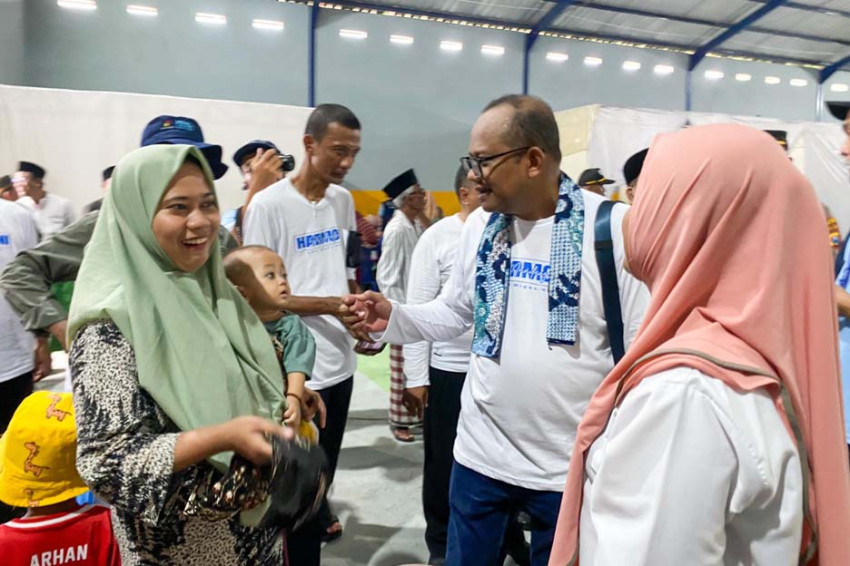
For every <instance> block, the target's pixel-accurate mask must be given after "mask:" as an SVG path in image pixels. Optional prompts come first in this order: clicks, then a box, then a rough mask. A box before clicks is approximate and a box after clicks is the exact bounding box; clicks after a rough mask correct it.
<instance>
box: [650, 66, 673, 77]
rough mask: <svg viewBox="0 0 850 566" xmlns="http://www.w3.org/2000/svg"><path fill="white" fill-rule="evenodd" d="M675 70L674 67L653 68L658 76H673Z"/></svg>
mask: <svg viewBox="0 0 850 566" xmlns="http://www.w3.org/2000/svg"><path fill="white" fill-rule="evenodd" d="M675 70H676V68H675V67H673V65H656V66H655V67H653V68H652V72H653V73H655V74H656V75H672V74H673V72H674V71H675Z"/></svg>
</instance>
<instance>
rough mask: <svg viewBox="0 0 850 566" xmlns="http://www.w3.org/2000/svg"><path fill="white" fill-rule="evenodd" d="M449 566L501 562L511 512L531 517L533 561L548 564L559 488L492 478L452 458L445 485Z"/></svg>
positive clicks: (490, 565) (536, 564)
mask: <svg viewBox="0 0 850 566" xmlns="http://www.w3.org/2000/svg"><path fill="white" fill-rule="evenodd" d="M449 501H450V505H451V518H450V519H449V541H448V551H447V553H446V564H447V565H448V566H465V565H468V564H475V565H476V566H499V565H501V564H502V562H501V560H502V559H503V552H502V544H503V541H504V538H505V532H506V529H507V527H508V524H509V523H510V522H511V519H512V517H514V516H515V515H516V513H517V512H519V511H524V512H526V513H528V515H529V516H530V517H531V561H530V563H531V566H546V564H548V562H549V555H550V554H551V552H552V541H553V539H554V538H555V525H556V524H557V522H558V511H559V510H560V508H561V493H558V492H554V491H536V490H532V489H526V488H523V487H518V486H515V485H510V484H507V483H505V482H501V481H498V480H494V479H492V478H489V477H487V476H484V475H481V474H479V473H478V472H475V471H473V470H470V469H469V468H466V467H464V466H461V465H460V464H458V463H457V462H455V464H454V467H453V469H452V480H451V487H450V488H449Z"/></svg>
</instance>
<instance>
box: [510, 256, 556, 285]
mask: <svg viewBox="0 0 850 566" xmlns="http://www.w3.org/2000/svg"><path fill="white" fill-rule="evenodd" d="M549 271H550V267H549V263H548V262H542V261H536V260H533V259H523V258H515V259H511V286H512V287H519V288H520V289H529V290H541V289H542V290H545V289H548V287H549Z"/></svg>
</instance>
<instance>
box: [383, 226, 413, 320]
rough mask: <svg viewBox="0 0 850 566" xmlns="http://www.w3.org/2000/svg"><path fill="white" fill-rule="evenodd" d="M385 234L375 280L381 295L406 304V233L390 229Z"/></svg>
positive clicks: (393, 228)
mask: <svg viewBox="0 0 850 566" xmlns="http://www.w3.org/2000/svg"><path fill="white" fill-rule="evenodd" d="M387 228H389V229H388V230H387V231H386V232H385V233H384V243H383V245H382V249H381V259H379V260H378V270H377V273H376V274H375V279H376V280H377V282H378V288H379V289H380V290H381V293H383V294H384V296H385V297H387V298H388V299H390V300H391V301H395V302H398V303H404V302H405V297H404V293H405V291H406V289H405V288H404V269H405V262H404V259H405V254H404V233H403V232H402V231H401V230H398V229H395V226H393V227H390V226H389V225H388V226H387Z"/></svg>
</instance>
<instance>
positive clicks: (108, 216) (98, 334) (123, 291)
mask: <svg viewBox="0 0 850 566" xmlns="http://www.w3.org/2000/svg"><path fill="white" fill-rule="evenodd" d="M218 227H219V212H218V206H217V203H216V196H215V192H214V189H213V182H212V174H211V172H210V168H209V166H208V165H207V163H206V161H205V160H204V158H203V156H202V155H201V153H200V152H199V151H198V150H196V149H194V148H192V147H189V146H179V145H172V146H167V145H158V146H151V147H146V148H141V149H138V150H136V151H134V152H132V153H130V154H129V155H127V156H126V157H125V158H124V159H123V160H122V161H121V162H120V163H119V164H118V166H117V168H116V170H115V174H114V182H113V185H112V189H111V190H110V192H109V193H108V195H107V196H106V198H105V200H104V204H103V208H102V211H101V213H100V217H99V218H98V223H97V226H96V227H95V230H94V235H93V236H92V240H91V243H90V244H89V247H88V249H87V251H86V255H85V259H84V260H83V264H82V267H81V268H80V274H79V277H78V279H77V288H76V293H75V295H74V300H73V303H72V305H71V317H70V325H69V328H70V331H69V338H70V339H71V340H73V342H72V345H71V353H70V367H71V375H72V381H73V387H74V404H75V407H76V410H77V425H78V450H77V468H78V470H79V472H80V475H81V476H82V477H83V478H84V480H85V481H86V483H87V484H88V485H89V486H90V487H92V489H93V490H94V491H96V492H97V493H98V495H99V496H101V497H102V498H104V499H105V500H106V501H107V502H109V503H110V504H111V505H112V509H113V511H112V513H113V525H114V530H115V534H116V540H117V541H118V544H119V546H120V548H121V557H122V559H123V561H124V562H125V563H163V562H168V563H178V564H187V563H194V562H195V561H198V560H201V561H203V563H205V564H220V565H231V564H233V565H236V564H247V563H255V564H273V563H277V564H280V563H281V562H282V554H281V552H282V551H281V537H280V534H279V533H280V529H279V528H275V527H270V528H265V527H256V528H251V527H247V526H245V525H249V524H257V517H256V515H257V514H256V513H255V514H254V515H252V514H251V513H250V512H252V511H259V512H260V513H259V515H262V513H263V510H264V509H265V508H266V507H267V504H268V503H269V501H270V499H271V498H270V497H269V494H270V490H271V487H270V485H272V482H273V481H274V479H275V478H276V477H277V476H274V475H273V472H272V471H271V468H269V467H267V466H265V467H264V464H267V463H268V462H269V461H270V460H271V459H272V457H273V451H272V445H271V443H270V442H271V439H272V438H273V437H275V436H277V437H280V438H284V439H285V438H291V437H292V434H291V431H285V430H284V429H283V427H281V426H280V424H279V423H280V419H281V418H282V408H283V402H284V397H283V380H282V379H281V374H280V368H279V366H278V363H277V358H276V356H275V353H274V349H273V347H272V345H271V342H270V341H269V339H268V335H267V333H266V330H265V329H264V328H263V325H262V323H261V322H260V320H259V319H258V318H257V316H256V315H255V314H254V312H253V311H252V309H251V308H250V307H249V306H248V304H247V303H246V302H245V301H244V300H243V299H242V297H241V296H240V295H239V293H238V292H237V291H236V289H234V288H233V287H232V286H231V285H230V284H229V283H228V282H227V280H226V278H225V274H224V270H223V268H222V263H221V258H220V256H219V254H218V253H211V252H212V250H213V249H214V246H215V244H216V243H217V241H218V239H217V237H216V234H217V231H218ZM200 392H203V393H202V394H201V393H200ZM287 435H288V436H287ZM275 442H277V441H275ZM280 444H281V443H278V445H280ZM288 444H289V443H288V442H286V441H285V440H284V441H283V443H282V445H283V446H284V448H283V449H282V452H283V453H284V454H288V453H289V452H287V451H288V450H289V448H288ZM234 452H236V453H237V454H238V456H240V458H238V459H237V458H234V456H233V453H234ZM277 453H278V452H277V449H276V451H275V454H277ZM275 458H277V456H275ZM222 486H225V488H222ZM272 504H273V502H272Z"/></svg>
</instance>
